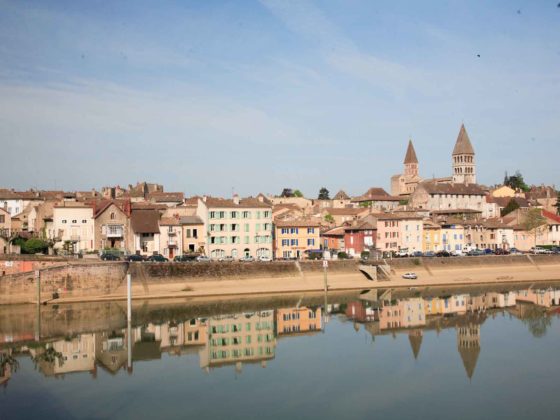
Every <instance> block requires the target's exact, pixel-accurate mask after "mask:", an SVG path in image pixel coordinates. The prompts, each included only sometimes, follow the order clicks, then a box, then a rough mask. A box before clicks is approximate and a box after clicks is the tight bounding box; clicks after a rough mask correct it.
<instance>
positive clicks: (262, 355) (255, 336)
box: [199, 311, 276, 370]
mask: <svg viewBox="0 0 560 420" xmlns="http://www.w3.org/2000/svg"><path fill="white" fill-rule="evenodd" d="M275 350H276V338H275V335H274V311H257V312H251V313H241V314H235V315H224V316H215V317H212V318H209V319H208V343H207V345H206V347H205V348H204V349H203V350H201V352H200V353H199V354H200V366H201V367H202V368H212V367H217V366H221V365H224V364H231V363H235V364H236V370H241V366H242V363H252V362H258V361H261V362H263V366H265V364H264V363H265V362H266V360H269V359H273V358H274V354H275Z"/></svg>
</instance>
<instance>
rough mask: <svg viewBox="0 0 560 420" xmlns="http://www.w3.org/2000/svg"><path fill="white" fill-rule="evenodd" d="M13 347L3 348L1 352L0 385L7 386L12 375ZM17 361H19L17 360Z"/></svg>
mask: <svg viewBox="0 0 560 420" xmlns="http://www.w3.org/2000/svg"><path fill="white" fill-rule="evenodd" d="M10 360H15V359H13V357H12V349H7V350H2V351H1V352H0V386H2V385H4V386H7V384H8V381H9V380H10V378H11V377H12V364H11V363H10ZM16 363H17V362H16Z"/></svg>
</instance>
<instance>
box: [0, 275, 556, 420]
mask: <svg viewBox="0 0 560 420" xmlns="http://www.w3.org/2000/svg"><path fill="white" fill-rule="evenodd" d="M549 286H550V287H549ZM503 287H504V286H501V289H486V288H477V289H472V288H471V289H461V290H460V289H448V290H443V289H440V290H427V291H426V290H396V291H395V290H393V291H390V290H389V291H379V292H377V293H375V292H369V293H366V292H364V293H362V294H358V293H356V294H352V295H329V296H328V297H326V298H327V299H328V301H327V304H326V306H325V296H320V295H318V296H293V297H286V298H282V299H273V300H267V299H260V300H257V301H251V300H245V301H237V302H218V303H212V304H204V303H170V302H161V303H157V302H145V303H143V304H138V305H137V306H135V307H134V311H133V318H134V319H133V323H132V325H131V326H130V328H129V327H128V326H127V324H126V319H125V314H126V309H125V308H124V307H123V306H122V305H121V304H116V303H103V304H84V305H74V306H59V307H56V306H55V307H53V306H47V307H42V308H41V309H40V312H38V311H37V309H36V308H34V307H29V306H25V307H11V308H1V309H0V353H1V354H2V366H1V367H0V375H1V376H0V384H1V385H0V418H2V419H17V418H49V419H51V418H65V419H66V418H114V417H118V418H187V417H188V418H240V419H241V418H278V419H284V418H321V419H327V418H336V419H339V418H345V419H353V418H360V419H361V418H381V417H390V418H428V417H429V418H496V417H498V418H559V417H560V402H559V398H558V389H559V384H560V364H559V361H560V358H559V350H558V349H559V348H560V322H559V319H558V309H557V308H558V306H557V305H558V303H559V301H560V289H559V288H557V287H558V286H557V285H552V284H551V285H547V286H546V287H545V286H539V287H541V289H530V290H527V289H523V288H522V286H520V287H512V289H510V290H504V289H503ZM325 309H326V310H325Z"/></svg>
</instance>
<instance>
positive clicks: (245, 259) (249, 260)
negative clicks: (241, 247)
mask: <svg viewBox="0 0 560 420" xmlns="http://www.w3.org/2000/svg"><path fill="white" fill-rule="evenodd" d="M239 261H241V262H253V261H255V259H254V258H253V257H251V256H250V255H246V256H245V257H242V258H240V259H239Z"/></svg>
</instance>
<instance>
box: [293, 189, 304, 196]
mask: <svg viewBox="0 0 560 420" xmlns="http://www.w3.org/2000/svg"><path fill="white" fill-rule="evenodd" d="M294 197H303V193H302V192H301V191H300V190H295V191H294Z"/></svg>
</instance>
